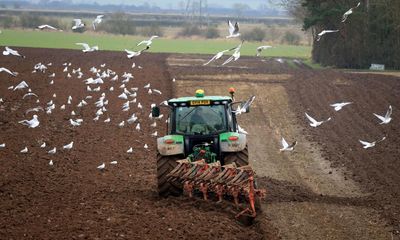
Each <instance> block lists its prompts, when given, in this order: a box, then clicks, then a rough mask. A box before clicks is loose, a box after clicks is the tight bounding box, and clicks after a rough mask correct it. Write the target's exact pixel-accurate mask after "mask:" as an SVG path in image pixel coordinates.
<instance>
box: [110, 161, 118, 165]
mask: <svg viewBox="0 0 400 240" xmlns="http://www.w3.org/2000/svg"><path fill="white" fill-rule="evenodd" d="M117 163H118V162H117V161H112V162H110V164H113V165H116V164H117Z"/></svg>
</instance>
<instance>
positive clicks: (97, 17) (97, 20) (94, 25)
mask: <svg viewBox="0 0 400 240" xmlns="http://www.w3.org/2000/svg"><path fill="white" fill-rule="evenodd" d="M103 17H104V15H97V16H96V19H94V20H93V22H92V26H93V30H96V25H99V24H100V23H101V22H102V21H103Z"/></svg>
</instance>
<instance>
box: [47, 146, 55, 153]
mask: <svg viewBox="0 0 400 240" xmlns="http://www.w3.org/2000/svg"><path fill="white" fill-rule="evenodd" d="M56 152H57V148H56V147H54V148H53V149H51V150H50V151H48V152H47V153H48V154H56Z"/></svg>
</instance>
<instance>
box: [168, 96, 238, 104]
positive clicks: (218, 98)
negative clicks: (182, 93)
mask: <svg viewBox="0 0 400 240" xmlns="http://www.w3.org/2000/svg"><path fill="white" fill-rule="evenodd" d="M196 100H210V101H228V102H232V98H231V97H229V96H204V97H180V98H173V99H170V100H168V103H181V102H189V101H196Z"/></svg>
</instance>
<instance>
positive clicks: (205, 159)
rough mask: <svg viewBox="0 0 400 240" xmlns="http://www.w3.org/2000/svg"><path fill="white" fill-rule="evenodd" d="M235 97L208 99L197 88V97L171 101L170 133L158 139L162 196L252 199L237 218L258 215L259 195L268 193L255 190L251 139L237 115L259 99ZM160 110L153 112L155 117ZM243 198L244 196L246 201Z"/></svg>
mask: <svg viewBox="0 0 400 240" xmlns="http://www.w3.org/2000/svg"><path fill="white" fill-rule="evenodd" d="M229 93H230V96H206V95H205V94H204V91H203V90H201V89H200V90H197V91H196V94H195V96H194V97H180V98H173V99H170V100H168V101H166V102H165V103H166V104H164V106H165V107H167V108H169V110H170V111H169V117H168V120H167V135H165V136H163V137H160V138H158V139H157V178H158V179H157V180H158V193H159V195H160V196H163V197H167V196H169V195H173V196H179V195H181V194H182V192H185V193H187V194H188V195H189V196H193V195H194V194H195V193H196V192H197V193H199V194H202V195H203V198H204V199H205V200H208V199H209V198H210V197H209V196H210V195H212V196H214V197H217V198H218V201H222V199H224V198H225V197H226V196H227V195H228V196H230V198H232V197H233V199H234V201H235V204H236V205H237V206H239V204H240V202H241V201H242V199H247V202H249V203H250V207H248V208H245V209H244V210H243V211H241V212H240V213H239V214H238V215H237V217H239V216H241V215H243V214H247V215H249V216H251V217H255V215H256V209H255V206H254V204H255V202H256V198H257V197H263V195H264V193H265V190H259V189H257V188H256V184H255V180H254V175H255V173H254V171H253V170H252V169H251V167H250V166H249V161H248V156H249V155H248V148H247V135H246V132H245V131H244V130H242V129H241V128H240V127H239V125H238V123H237V119H236V116H237V115H239V114H242V113H247V112H249V110H250V105H251V104H252V102H253V101H254V99H255V97H254V96H252V97H251V98H250V99H249V100H247V101H246V102H236V101H235V100H234V94H235V90H234V89H233V88H230V89H229ZM159 115H160V108H159V107H158V106H155V107H153V108H152V117H154V118H156V117H158V116H159ZM243 196H244V197H243Z"/></svg>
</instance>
